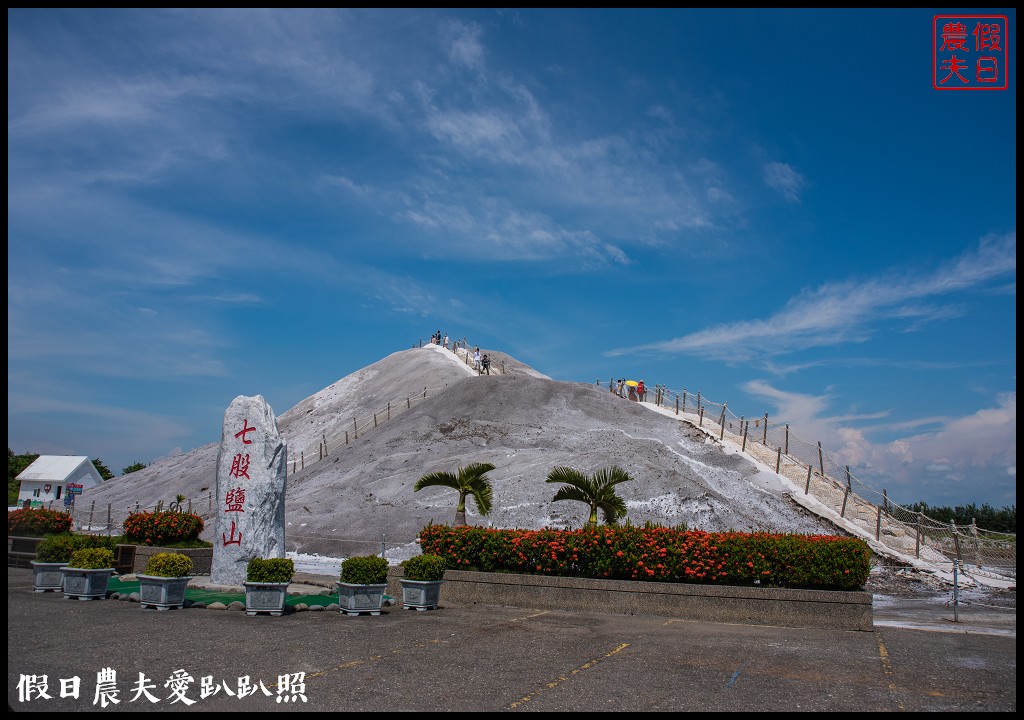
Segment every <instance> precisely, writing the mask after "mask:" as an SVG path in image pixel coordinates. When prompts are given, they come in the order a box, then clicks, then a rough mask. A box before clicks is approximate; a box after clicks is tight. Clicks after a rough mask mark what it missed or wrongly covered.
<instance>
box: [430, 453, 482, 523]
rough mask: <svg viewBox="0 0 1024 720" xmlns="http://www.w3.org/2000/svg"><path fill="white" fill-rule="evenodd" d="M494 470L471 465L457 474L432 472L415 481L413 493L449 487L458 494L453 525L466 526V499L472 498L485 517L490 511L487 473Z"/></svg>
mask: <svg viewBox="0 0 1024 720" xmlns="http://www.w3.org/2000/svg"><path fill="white" fill-rule="evenodd" d="M493 469H494V466H493V465H491V464H490V463H473V464H471V465H467V466H466V467H464V468H463V467H460V468H459V471H458V473H450V472H444V471H441V472H434V473H430V474H428V475H424V476H423V477H421V478H420V479H419V480H417V481H416V485H415V487H413V491H414V492H418V491H420V490H422V489H423V488H425V487H449V488H452V489H453V490H455V491H457V492H458V493H459V504H458V505H457V506H456V507H455V524H456V525H465V524H466V497H467V496H472V498H473V501H474V502H475V503H476V509H477V512H479V513H480V514H481V515H486V514H487V513H489V512H490V511H491V500H492V490H491V482H490V480H489V479H488V477H487V473H489V472H490V471H491V470H493Z"/></svg>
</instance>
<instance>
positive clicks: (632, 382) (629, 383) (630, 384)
mask: <svg viewBox="0 0 1024 720" xmlns="http://www.w3.org/2000/svg"><path fill="white" fill-rule="evenodd" d="M639 384H640V383H638V382H637V381H636V380H627V381H626V385H628V386H629V387H636V386H637V385H639Z"/></svg>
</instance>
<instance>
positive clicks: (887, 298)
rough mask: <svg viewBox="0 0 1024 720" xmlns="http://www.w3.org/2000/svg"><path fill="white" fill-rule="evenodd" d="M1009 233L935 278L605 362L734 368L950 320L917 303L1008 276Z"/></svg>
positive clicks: (856, 293)
mask: <svg viewBox="0 0 1024 720" xmlns="http://www.w3.org/2000/svg"><path fill="white" fill-rule="evenodd" d="M1016 267H1017V233H1016V232H1012V233H1009V234H1007V235H1002V236H987V237H985V238H984V239H983V240H982V241H981V242H980V243H979V245H978V247H977V248H975V249H973V250H970V251H968V252H965V253H964V254H963V255H962V256H961V257H959V258H957V259H956V260H955V261H953V262H950V263H947V264H946V265H945V266H944V267H942V268H940V269H939V270H937V271H935V272H933V273H931V274H928V275H925V276H921V275H920V274H915V273H914V272H912V271H910V270H907V271H903V272H901V273H896V272H891V273H889V274H888V275H886V276H884V277H879V278H875V279H869V280H865V281H859V282H858V281H853V280H847V281H844V282H840V283H832V284H828V285H823V286H821V287H819V288H818V289H816V290H813V291H807V292H804V293H801V294H800V295H798V296H797V297H794V298H792V299H791V300H790V301H789V302H788V303H786V306H785V307H784V308H782V309H781V310H779V311H778V312H776V313H775V314H773V315H772V316H770V317H768V318H764V319H759V320H747V321H743V322H737V323H729V324H723V325H717V326H715V327H711V328H708V329H706V330H701V331H698V332H695V333H691V334H689V335H685V336H683V337H679V338H675V339H672V340H666V341H664V342H657V343H651V344H647V345H641V346H638V347H635V348H622V349H616V350H612V351H610V352H609V353H608V354H609V355H611V356H616V355H625V354H628V353H631V352H636V351H644V350H654V351H659V352H665V353H686V354H694V355H700V356H703V357H708V358H713V359H719V360H731V361H735V362H742V361H748V360H751V359H753V358H755V357H757V356H761V355H767V356H777V355H785V354H787V353H792V352H797V351H799V350H804V349H807V348H811V347H821V346H827V345H839V344H843V343H857V342H863V341H864V340H866V339H868V338H869V337H871V336H872V335H873V334H874V333H875V332H876V331H875V329H874V325H875V324H876V323H877V322H878V321H879V320H881V319H886V318H889V319H891V318H900V319H904V320H910V319H912V320H913V321H914V322H916V323H920V322H924V321H927V320H935V319H938V318H942V317H948V316H949V315H950V312H951V311H950V308H949V306H948V305H932V304H927V303H926V302H925V301H926V300H929V299H938V298H941V297H942V296H944V295H946V294H949V293H953V292H958V291H963V290H968V289H973V288H976V287H977V286H979V285H981V284H982V283H985V282H988V281H991V280H993V279H996V278H999V277H1002V276H1004V275H1006V274H1008V273H1011V272H1014V271H1016Z"/></svg>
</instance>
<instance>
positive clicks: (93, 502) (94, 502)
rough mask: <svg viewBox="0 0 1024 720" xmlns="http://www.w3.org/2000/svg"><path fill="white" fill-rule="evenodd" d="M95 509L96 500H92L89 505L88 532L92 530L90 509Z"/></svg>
mask: <svg viewBox="0 0 1024 720" xmlns="http://www.w3.org/2000/svg"><path fill="white" fill-rule="evenodd" d="M95 509H96V501H95V500H93V501H92V505H90V506H89V532H92V511H93V510H95Z"/></svg>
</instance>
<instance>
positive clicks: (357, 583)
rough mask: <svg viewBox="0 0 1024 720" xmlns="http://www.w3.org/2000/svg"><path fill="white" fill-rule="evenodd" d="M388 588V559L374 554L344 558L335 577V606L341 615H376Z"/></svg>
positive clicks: (378, 613) (382, 604)
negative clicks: (336, 581)
mask: <svg viewBox="0 0 1024 720" xmlns="http://www.w3.org/2000/svg"><path fill="white" fill-rule="evenodd" d="M387 587H388V561H387V560H385V559H384V558H382V557H379V556H377V555H362V556H356V557H350V558H346V559H345V560H344V561H343V562H342V563H341V576H340V577H339V578H338V605H339V607H340V610H341V613H342V614H343V615H359V614H361V613H369V614H370V615H380V609H381V608H382V607H383V606H384V591H385V590H387Z"/></svg>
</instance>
